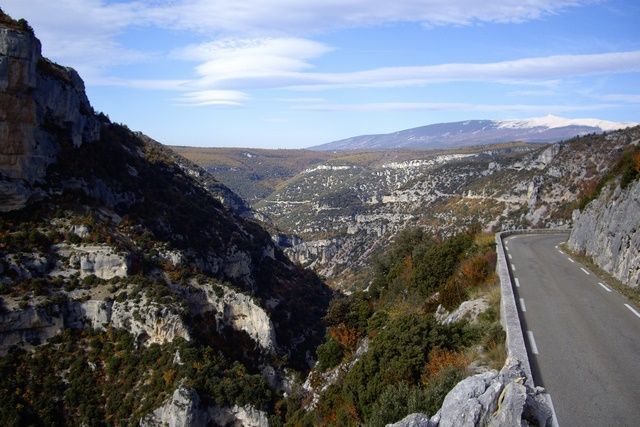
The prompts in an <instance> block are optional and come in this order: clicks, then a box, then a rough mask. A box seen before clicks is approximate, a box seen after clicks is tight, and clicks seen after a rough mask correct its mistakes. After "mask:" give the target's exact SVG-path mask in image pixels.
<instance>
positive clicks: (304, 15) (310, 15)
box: [146, 0, 590, 34]
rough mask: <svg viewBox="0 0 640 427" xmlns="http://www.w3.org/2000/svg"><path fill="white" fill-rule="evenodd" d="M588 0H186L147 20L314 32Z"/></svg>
mask: <svg viewBox="0 0 640 427" xmlns="http://www.w3.org/2000/svg"><path fill="white" fill-rule="evenodd" d="M589 2H590V1H588V0H527V1H522V0H501V1H499V2H498V1H489V2H480V1H477V0H395V1H393V2H392V3H390V2H389V1H388V0H304V1H300V0H270V1H265V0H243V1H236V0H226V1H224V0H220V1H209V0H182V1H176V2H171V3H170V4H169V5H159V6H157V5H153V6H152V7H149V9H148V10H147V15H146V16H147V19H152V20H155V21H156V22H158V23H162V24H163V25H167V26H168V25H171V26H174V27H179V28H186V29H191V30H196V31H200V32H226V33H232V34H233V33H236V34H237V33H241V34H265V33H267V34H292V33H296V34H311V33H315V32H318V31H324V30H327V29H334V28H345V27H350V28H351V27H360V26H371V25H378V24H385V23H396V22H419V23H423V24H425V25H431V26H434V25H452V24H453V25H470V24H474V23H481V22H522V21H527V20H532V19H538V18H540V17H542V16H547V15H550V14H554V13H558V12H560V11H562V10H564V9H567V8H569V7H575V6H580V5H583V4H585V3H589Z"/></svg>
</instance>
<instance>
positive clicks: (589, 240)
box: [568, 180, 640, 287]
mask: <svg viewBox="0 0 640 427" xmlns="http://www.w3.org/2000/svg"><path fill="white" fill-rule="evenodd" d="M639 213H640V180H636V181H635V182H633V183H631V184H629V185H628V186H627V187H626V188H624V189H623V188H621V186H620V183H619V180H618V181H616V182H614V183H611V184H610V185H608V186H606V187H605V188H604V189H603V191H602V192H601V194H600V196H599V197H598V198H596V199H595V200H593V201H592V202H591V203H589V204H588V205H587V206H586V207H585V209H584V210H583V211H582V212H580V211H575V212H574V213H573V231H572V232H571V236H570V237H569V242H568V244H569V247H570V248H571V249H572V250H574V251H577V252H580V253H583V254H585V255H587V256H589V257H591V258H592V259H593V261H594V262H595V263H596V264H597V265H598V266H599V267H600V268H602V269H603V270H605V271H606V272H608V273H610V274H611V275H613V276H614V277H615V278H617V279H618V280H620V281H621V282H623V283H625V284H627V285H628V286H631V287H637V286H638V285H640V214H639Z"/></svg>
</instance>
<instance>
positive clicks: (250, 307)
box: [0, 12, 332, 425]
mask: <svg viewBox="0 0 640 427" xmlns="http://www.w3.org/2000/svg"><path fill="white" fill-rule="evenodd" d="M0 64H2V65H3V66H1V67H0V89H1V91H0V106H1V108H0V111H2V116H1V117H0V118H1V119H2V122H1V126H0V128H2V129H3V132H2V140H1V141H0V153H1V156H0V174H1V175H0V202H1V203H0V206H1V209H0V210H1V211H2V212H1V213H0V294H1V300H0V356H3V357H0V372H1V374H0V394H2V396H3V402H2V405H0V423H1V424H2V425H80V424H83V425H98V424H101V423H105V422H106V423H108V424H137V423H138V422H139V421H140V420H141V419H142V418H144V419H145V420H146V421H144V423H147V424H149V423H151V425H156V424H158V423H161V422H166V420H167V418H166V417H170V416H175V414H173V415H171V414H169V413H165V412H163V410H162V408H163V406H162V405H163V403H164V402H165V401H166V400H167V399H170V398H172V396H173V398H175V399H178V400H180V399H186V400H187V401H188V402H189V404H191V405H196V406H197V407H199V408H201V409H203V411H204V412H202V414H206V417H207V418H206V419H205V420H204V421H206V422H209V421H210V422H212V423H224V422H223V421H220V420H229V422H236V421H238V422H262V421H264V420H266V417H267V414H268V413H273V411H274V409H273V408H274V405H275V403H276V402H277V401H278V400H279V399H280V398H281V397H282V393H283V392H284V391H286V390H288V387H289V386H290V380H291V378H293V377H294V376H295V375H298V374H297V373H298V372H305V371H307V370H308V369H309V368H310V363H311V362H312V355H313V354H314V352H315V348H316V346H317V345H318V344H319V343H321V342H322V340H323V338H324V322H323V316H324V315H325V313H326V309H327V306H328V303H329V300H330V298H331V297H332V293H331V291H330V290H329V289H328V288H327V287H326V286H325V285H324V284H323V283H322V282H321V281H320V280H319V279H318V278H317V277H316V276H315V275H314V274H313V273H312V272H310V271H307V270H303V269H301V268H300V267H298V266H296V265H295V264H293V263H292V262H290V261H289V259H288V258H287V257H286V256H284V255H283V253H282V252H281V251H280V250H279V249H278V248H277V247H275V246H274V244H273V242H272V240H271V237H270V235H269V234H268V233H267V232H266V231H264V230H263V229H262V228H261V227H260V226H259V225H258V224H257V223H255V222H253V221H252V220H251V219H250V218H249V217H251V211H249V210H248V209H247V208H246V206H245V205H244V202H243V201H242V200H241V199H240V198H239V197H238V196H236V195H235V194H234V193H233V192H232V191H230V190H229V189H228V188H227V187H225V186H224V185H222V184H221V183H220V182H218V181H217V180H216V179H215V178H213V177H212V176H211V175H209V174H208V173H207V172H206V171H205V170H203V169H201V168H199V167H197V166H195V165H194V164H193V163H191V162H189V161H188V160H186V159H184V158H182V157H180V156H178V155H176V154H175V153H174V152H173V151H171V150H169V149H167V148H165V147H163V146H162V145H160V144H159V143H157V142H155V141H153V140H151V139H150V138H148V137H146V136H144V135H142V134H140V133H136V132H132V131H130V130H129V129H128V128H127V127H126V126H124V125H119V124H114V123H111V122H110V121H109V119H108V118H107V116H105V115H104V114H100V113H96V112H95V111H94V110H93V108H92V107H91V105H90V103H89V101H88V99H87V97H86V95H85V92H84V85H83V82H82V80H81V78H80V77H79V76H78V74H77V73H76V72H75V71H74V70H72V69H70V68H65V67H62V66H59V65H57V64H55V63H52V62H50V61H48V60H47V59H45V58H43V57H42V56H41V53H40V42H39V41H38V39H37V38H36V37H35V36H34V34H33V31H32V30H31V28H30V27H29V26H28V24H27V23H26V22H25V21H14V20H12V19H11V18H9V17H8V16H7V15H5V14H3V13H1V12H0ZM183 402H184V400H183ZM194 402H196V403H194ZM158 408H159V409H158ZM207 408H208V409H207ZM154 411H155V412H154ZM203 416H204V415H203ZM154 420H155V421H154ZM207 420H208V421H207ZM251 420H253V421H251ZM256 420H257V421H256ZM225 422H226V421H225ZM144 423H143V424H144Z"/></svg>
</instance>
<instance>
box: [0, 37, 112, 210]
mask: <svg viewBox="0 0 640 427" xmlns="http://www.w3.org/2000/svg"><path fill="white" fill-rule="evenodd" d="M54 128H55V129H56V131H55V132H54V131H53V130H52V129H54ZM58 131H59V132H60V133H62V134H65V136H66V137H68V138H69V140H70V142H71V143H72V144H73V145H74V146H79V145H80V144H82V143H84V142H90V141H95V140H97V139H98V138H99V137H100V123H99V122H98V120H97V119H96V118H95V117H94V116H93V109H92V108H91V105H90V104H89V101H88V99H87V97H86V95H85V93H84V83H83V82H82V79H81V78H80V77H79V76H78V74H77V73H76V72H75V71H74V70H72V69H70V68H63V67H60V66H58V65H55V64H53V63H51V62H49V61H47V60H45V59H43V58H42V56H41V46H40V41H39V40H38V39H37V38H36V37H35V36H34V35H33V34H32V33H31V32H30V31H26V30H25V31H20V30H15V29H11V28H2V29H0V182H2V185H0V201H2V203H0V211H3V212H6V211H10V210H15V209H20V208H22V207H24V206H25V205H26V203H27V202H28V200H29V199H30V198H31V197H32V196H33V195H34V194H36V193H38V191H37V188H35V186H34V184H36V183H38V182H40V181H41V180H42V179H43V178H44V176H45V174H46V170H47V166H49V165H50V164H51V163H53V162H54V161H55V159H56V156H57V153H58V151H59V148H60V147H59V142H57V141H56V138H57V136H59V135H54V133H58Z"/></svg>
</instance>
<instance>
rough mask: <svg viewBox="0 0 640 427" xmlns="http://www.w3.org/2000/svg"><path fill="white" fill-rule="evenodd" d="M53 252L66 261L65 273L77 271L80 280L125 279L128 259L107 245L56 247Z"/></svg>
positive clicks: (127, 271)
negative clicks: (95, 278) (92, 276)
mask: <svg viewBox="0 0 640 427" xmlns="http://www.w3.org/2000/svg"><path fill="white" fill-rule="evenodd" d="M55 252H56V253H57V254H58V255H59V256H61V257H64V258H67V259H68V268H65V271H66V272H67V273H69V272H70V271H77V272H78V273H79V274H80V277H81V278H85V277H87V276H91V275H94V276H96V277H98V278H100V279H104V280H109V279H112V278H114V277H127V276H128V273H129V264H130V262H129V259H128V257H127V255H126V254H119V253H117V251H116V250H115V249H114V248H112V247H110V246H107V245H58V246H56V247H55Z"/></svg>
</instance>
